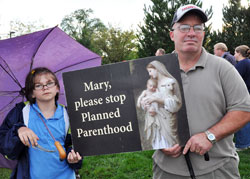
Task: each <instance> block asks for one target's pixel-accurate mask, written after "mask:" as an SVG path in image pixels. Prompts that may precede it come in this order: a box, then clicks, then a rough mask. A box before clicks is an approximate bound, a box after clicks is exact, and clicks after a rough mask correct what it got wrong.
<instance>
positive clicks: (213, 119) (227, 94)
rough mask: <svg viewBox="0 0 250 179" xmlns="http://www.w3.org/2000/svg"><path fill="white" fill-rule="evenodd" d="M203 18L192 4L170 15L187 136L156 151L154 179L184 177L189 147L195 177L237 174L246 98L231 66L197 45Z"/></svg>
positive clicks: (248, 108)
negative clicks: (236, 141) (237, 136)
mask: <svg viewBox="0 0 250 179" xmlns="http://www.w3.org/2000/svg"><path fill="white" fill-rule="evenodd" d="M207 20H208V18H207V15H206V14H205V12H204V11H203V10H202V9H201V8H199V7H197V6H195V5H193V4H189V5H185V6H182V7H179V8H178V9H177V11H176V13H175V15H174V18H173V21H172V24H171V26H172V30H171V31H170V38H171V40H172V41H173V42H174V44H175V51H174V53H176V55H177V57H178V60H179V64H180V73H181V78H182V84H183V91H184V98H185V104H186V110H187V118H188V123H189V131H190V136H191V137H190V139H189V140H188V141H187V143H186V144H185V146H180V145H179V144H176V145H174V146H173V147H171V148H167V149H161V150H156V151H155V153H154V155H153V160H154V164H153V178H154V179H189V178H190V173H189V170H188V167H187V165H186V162H185V157H184V155H186V154H187V153H188V151H190V152H189V157H190V160H191V162H192V166H193V169H194V173H195V175H196V179H218V178H220V179H228V178H234V179H236V178H237V179H239V178H240V174H239V170H238V164H239V156H238V154H237V152H236V149H235V146H234V143H233V134H234V133H235V132H236V131H237V130H239V129H240V128H242V127H243V126H244V125H245V124H246V123H247V122H249V121H250V96H249V95H248V90H247V88H246V85H245V84H244V81H243V80H242V78H241V76H240V75H239V73H238V72H237V70H236V68H234V66H232V65H231V64H229V63H228V62H227V61H225V60H220V58H219V57H217V56H215V55H212V54H210V53H208V52H207V51H206V50H205V49H204V48H203V47H202V43H203V40H204V36H205V32H204V23H205V22H207ZM247 95H248V96H247ZM158 100H159V102H160V101H161V99H158ZM183 147H184V148H183ZM205 153H208V154H209V157H210V160H209V161H205V160H204V154H205Z"/></svg>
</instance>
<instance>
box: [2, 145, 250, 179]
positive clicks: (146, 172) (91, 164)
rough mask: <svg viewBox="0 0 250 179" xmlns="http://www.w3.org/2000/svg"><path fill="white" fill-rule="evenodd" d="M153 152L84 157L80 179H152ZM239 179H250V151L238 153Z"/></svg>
mask: <svg viewBox="0 0 250 179" xmlns="http://www.w3.org/2000/svg"><path fill="white" fill-rule="evenodd" d="M152 154H153V151H142V152H131V153H121V154H111V155H101V156H90V157H85V158H84V162H83V167H82V168H81V170H80V171H79V173H80V175H81V178H82V179H86V178H88V179H106V178H108V179H134V178H135V179H149V178H152ZM239 156H240V165H239V170H240V174H241V179H250V165H249V163H250V157H249V156H250V149H248V150H246V151H242V152H239ZM10 173H11V170H9V169H4V168H0V178H1V179H7V178H9V176H10Z"/></svg>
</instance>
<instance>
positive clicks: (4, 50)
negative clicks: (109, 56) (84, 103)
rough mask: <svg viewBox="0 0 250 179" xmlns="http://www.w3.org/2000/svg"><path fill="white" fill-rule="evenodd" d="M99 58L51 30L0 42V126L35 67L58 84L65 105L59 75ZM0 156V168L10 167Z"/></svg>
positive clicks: (97, 62)
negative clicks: (47, 72)
mask: <svg viewBox="0 0 250 179" xmlns="http://www.w3.org/2000/svg"><path fill="white" fill-rule="evenodd" d="M100 64H101V57H100V56H99V55H97V54H95V53H93V52H92V51H90V50H89V49H87V48H85V47H84V46H82V45H81V44H79V43H78V42H76V41H75V40H74V39H72V38H71V37H69V36H68V35H67V34H66V33H65V32H63V31H62V30H61V29H60V28H58V27H54V28H49V29H46V30H42V31H38V32H34V33H31V34H27V35H23V36H19V37H15V38H11V39H6V40H1V41H0V125H1V124H2V122H3V120H4V117H5V116H6V115H7V113H8V112H9V111H10V109H12V108H13V107H14V106H15V104H16V103H18V102H21V101H25V98H24V94H23V90H22V89H23V88H24V84H25V78H26V75H27V74H28V73H29V71H30V70H31V69H33V68H36V67H47V68H49V69H50V70H52V71H53V72H54V73H55V74H56V76H57V78H58V80H59V83H60V87H61V89H60V96H59V103H61V104H66V100H65V96H64V86H63V82H62V75H61V74H62V73H63V72H66V71H73V70H78V69H83V68H89V67H94V66H99V65H100ZM12 166H13V165H9V162H7V161H5V160H4V159H3V157H2V156H0V167H6V168H12Z"/></svg>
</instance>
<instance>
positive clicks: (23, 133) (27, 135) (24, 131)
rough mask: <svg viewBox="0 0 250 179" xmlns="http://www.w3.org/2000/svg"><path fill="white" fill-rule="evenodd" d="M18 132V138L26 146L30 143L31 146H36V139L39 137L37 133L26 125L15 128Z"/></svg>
mask: <svg viewBox="0 0 250 179" xmlns="http://www.w3.org/2000/svg"><path fill="white" fill-rule="evenodd" d="M17 133H18V137H19V138H20V140H21V141H22V143H23V144H24V145H26V146H28V147H29V146H30V143H31V145H32V146H36V145H37V140H39V138H38V137H37V135H36V134H35V133H34V132H33V131H32V130H31V129H29V128H28V127H20V128H19V129H18V130H17Z"/></svg>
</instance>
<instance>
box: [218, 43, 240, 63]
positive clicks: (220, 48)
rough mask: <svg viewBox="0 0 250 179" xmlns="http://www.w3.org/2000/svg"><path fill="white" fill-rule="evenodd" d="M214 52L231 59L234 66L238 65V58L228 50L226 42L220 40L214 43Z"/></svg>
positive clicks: (228, 59)
mask: <svg viewBox="0 0 250 179" xmlns="http://www.w3.org/2000/svg"><path fill="white" fill-rule="evenodd" d="M214 54H215V55H216V56H218V57H222V58H224V59H226V60H227V61H229V62H230V63H231V64H232V65H233V66H235V65H236V60H235V58H234V56H233V55H231V54H230V52H228V48H227V46H226V44H224V43H222V42H220V43H217V44H215V45H214Z"/></svg>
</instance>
